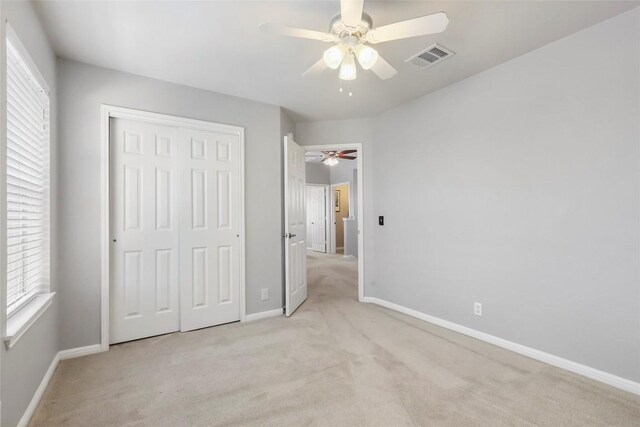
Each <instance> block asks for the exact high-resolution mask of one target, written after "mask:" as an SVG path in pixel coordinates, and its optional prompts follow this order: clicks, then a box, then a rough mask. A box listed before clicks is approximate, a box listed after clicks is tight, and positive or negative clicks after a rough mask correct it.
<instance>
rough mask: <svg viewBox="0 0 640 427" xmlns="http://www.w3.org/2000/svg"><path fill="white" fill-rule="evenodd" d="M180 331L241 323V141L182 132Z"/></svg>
mask: <svg viewBox="0 0 640 427" xmlns="http://www.w3.org/2000/svg"><path fill="white" fill-rule="evenodd" d="M179 146H180V159H181V160H180V165H181V166H180V170H181V180H180V194H181V201H180V212H181V215H180V247H181V248H180V267H181V268H180V272H181V280H180V281H181V293H180V295H181V319H182V322H181V330H182V331H189V330H192V329H198V328H204V327H207V326H213V325H219V324H222V323H228V322H234V321H237V320H240V269H241V259H240V256H241V254H240V232H241V230H240V138H239V137H238V136H237V135H229V134H224V133H215V132H205V131H199V130H189V129H180V144H179Z"/></svg>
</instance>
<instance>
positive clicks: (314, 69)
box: [302, 58, 327, 77]
mask: <svg viewBox="0 0 640 427" xmlns="http://www.w3.org/2000/svg"><path fill="white" fill-rule="evenodd" d="M325 68H327V64H325V63H324V58H320V60H319V61H318V62H316V63H315V64H313V65H312V66H311V67H309V69H307V71H305V72H304V73H302V77H304V76H307V75H313V74H319V73H320V72H322V71H324V69H325Z"/></svg>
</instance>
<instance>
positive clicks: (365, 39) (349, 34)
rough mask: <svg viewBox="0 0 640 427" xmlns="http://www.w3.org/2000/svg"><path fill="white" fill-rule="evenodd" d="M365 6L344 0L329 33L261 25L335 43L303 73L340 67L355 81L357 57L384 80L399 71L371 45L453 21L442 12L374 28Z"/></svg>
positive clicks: (343, 75)
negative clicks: (364, 9)
mask: <svg viewBox="0 0 640 427" xmlns="http://www.w3.org/2000/svg"><path fill="white" fill-rule="evenodd" d="M363 6H364V0H341V1H340V13H338V14H337V15H336V16H334V17H333V19H331V22H330V23H329V32H327V33H324V32H321V31H315V30H307V29H302V28H294V27H287V26H283V25H278V24H270V23H263V24H260V28H261V29H262V30H263V31H267V32H270V33H275V34H280V35H283V36H289V37H300V38H304V39H312V40H319V41H322V42H326V43H334V46H332V47H330V48H329V49H327V50H326V51H325V52H324V55H323V57H322V58H321V59H320V60H319V61H318V62H316V63H315V64H314V65H313V66H311V68H309V69H308V70H307V71H305V72H304V73H303V75H307V74H315V73H319V72H320V71H322V70H324V69H325V68H327V67H328V68H331V69H334V70H335V69H338V67H339V68H340V73H339V77H340V79H342V80H355V78H356V75H357V71H356V60H357V63H358V64H360V66H361V67H362V69H363V70H371V71H373V72H374V73H375V74H376V75H377V76H378V77H380V78H381V79H389V78H391V77H393V76H395V75H396V73H397V71H396V69H395V68H394V67H393V66H392V65H391V64H389V63H388V62H387V61H385V60H384V59H383V58H382V57H381V56H380V55H379V54H378V52H377V51H376V50H375V49H374V48H372V47H371V46H369V45H370V44H376V43H383V42H387V41H391V40H399V39H405V38H409V37H416V36H423V35H426V34H434V33H441V32H443V31H444V30H445V29H446V28H447V25H448V24H449V18H447V15H446V14H445V13H444V12H438V13H434V14H432V15H426V16H421V17H419V18H413V19H408V20H406V21H400V22H396V23H394V24H389V25H383V26H382V27H377V28H374V26H373V20H372V19H371V17H370V16H369V15H368V14H367V13H365V12H364V11H363Z"/></svg>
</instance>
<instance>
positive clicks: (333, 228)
mask: <svg viewBox="0 0 640 427" xmlns="http://www.w3.org/2000/svg"><path fill="white" fill-rule="evenodd" d="M340 185H346V186H347V187H348V188H349V215H348V216H347V218H350V217H351V211H352V210H353V207H352V206H351V184H350V183H348V182H337V183H335V184H331V185H330V186H329V191H330V192H331V207H332V208H333V192H334V191H336V189H335V188H336V187H338V186H340ZM337 225H338V224H337V221H336V210H335V209H331V222H330V223H329V227H331V228H330V229H329V232H330V233H331V252H330V253H332V254H335V253H337V252H338V247H337V246H336V242H337V241H338V237H337V236H336V226H337ZM343 229H344V228H343ZM342 245H343V246H342V254H343V255H344V240H343V242H342Z"/></svg>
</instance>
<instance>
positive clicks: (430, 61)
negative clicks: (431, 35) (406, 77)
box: [405, 44, 456, 70]
mask: <svg viewBox="0 0 640 427" xmlns="http://www.w3.org/2000/svg"><path fill="white" fill-rule="evenodd" d="M455 54H456V53H455V52H454V51H452V50H449V49H447V48H446V47H444V46H441V45H439V44H434V45H431V46H429V47H428V48H426V49H425V50H423V51H422V52H418V53H417V54H416V55H413V56H412V57H411V58H409V59H407V60H406V61H405V62H409V63H411V64H413V65H415V66H416V67H418V68H420V69H422V70H424V69H425V68H429V67H431V66H432V65H435V64H437V63H438V62H442V61H444V60H445V59H447V58H449V57H450V56H453V55H455Z"/></svg>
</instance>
